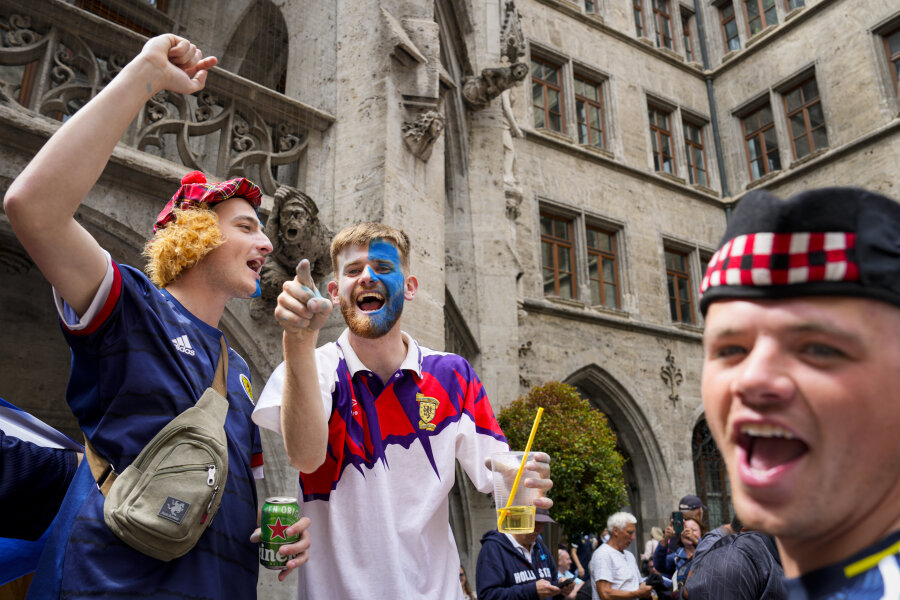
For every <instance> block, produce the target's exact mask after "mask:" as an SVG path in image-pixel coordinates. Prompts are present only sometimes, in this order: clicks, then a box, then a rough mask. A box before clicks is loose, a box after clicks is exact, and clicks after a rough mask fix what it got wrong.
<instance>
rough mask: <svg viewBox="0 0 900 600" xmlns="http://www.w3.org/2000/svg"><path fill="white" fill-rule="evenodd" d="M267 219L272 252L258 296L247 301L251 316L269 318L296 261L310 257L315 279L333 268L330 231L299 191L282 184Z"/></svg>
mask: <svg viewBox="0 0 900 600" xmlns="http://www.w3.org/2000/svg"><path fill="white" fill-rule="evenodd" d="M274 196H275V204H274V206H273V207H272V213H271V214H270V215H269V219H268V220H267V221H266V235H267V236H269V239H270V240H272V254H270V255H269V258H268V260H266V264H265V265H263V268H262V270H261V271H260V290H261V292H262V293H261V295H260V296H259V297H258V298H254V299H253V301H252V302H251V303H250V315H251V316H252V317H253V318H254V319H262V318H265V317H271V316H272V311H274V310H275V301H276V299H277V298H278V294H280V293H281V286H282V284H283V283H284V282H285V281H287V280H288V279H293V278H294V274H295V270H296V268H297V263H299V262H300V260H301V259H303V258H306V259H309V266H310V271H311V272H312V276H313V279H315V280H316V281H317V282H319V281H321V280H322V278H323V277H324V276H325V275H327V274H328V273H330V272H331V271H332V268H331V256H330V254H329V248H330V244H331V237H332V233H331V231H330V230H329V229H328V228H327V227H325V226H324V225H323V224H322V223H321V222H320V221H319V217H318V215H319V208H318V207H317V206H316V203H315V202H313V200H312V198H310V197H309V196H307V195H306V194H304V193H303V192H301V191H300V190H297V189H294V188H291V187H287V186H281V187H279V188H278V189H277V190H276V191H275V194H274Z"/></svg>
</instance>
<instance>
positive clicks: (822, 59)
mask: <svg viewBox="0 0 900 600" xmlns="http://www.w3.org/2000/svg"><path fill="white" fill-rule="evenodd" d="M165 31H174V32H176V33H179V34H182V35H185V36H186V37H189V38H190V39H191V40H192V41H194V42H196V43H197V45H198V46H199V47H201V48H203V49H204V52H205V53H206V54H214V55H216V56H218V57H219V58H220V66H219V68H217V69H216V70H215V71H214V72H213V73H211V76H210V78H209V82H208V86H207V90H206V91H205V92H204V93H202V94H198V95H197V96H196V97H192V98H189V99H181V98H174V97H159V98H155V99H154V101H153V102H151V103H148V106H147V107H146V109H145V111H144V112H143V113H142V114H141V115H140V116H139V117H138V119H137V121H136V122H135V124H134V126H133V128H132V129H131V130H129V132H128V133H127V134H126V136H125V137H124V138H123V140H122V143H121V144H120V145H119V146H118V147H117V148H116V150H115V153H114V155H113V159H112V161H111V162H110V165H109V167H108V168H107V170H106V171H105V173H104V174H103V176H102V177H101V179H100V181H99V183H98V185H97V186H96V187H95V188H94V190H92V192H91V193H90V195H89V196H88V198H87V199H86V200H85V203H84V205H83V206H82V208H81V209H80V210H79V212H78V218H79V219H80V220H81V222H82V223H83V224H84V225H85V227H86V228H87V229H88V230H89V231H90V232H91V233H92V234H93V235H95V236H96V237H97V238H98V239H99V240H100V242H101V244H103V246H104V247H105V248H107V249H108V250H109V251H110V253H111V254H112V256H113V257H114V258H115V259H116V260H118V261H122V262H126V263H130V264H141V263H142V261H141V257H140V252H141V250H142V248H143V244H144V243H145V241H146V239H147V237H148V236H149V234H150V231H151V225H152V222H153V219H154V217H155V215H156V214H157V212H158V211H159V209H160V207H161V206H162V204H163V203H164V202H165V201H166V200H167V199H168V198H169V197H170V195H171V194H172V192H173V191H174V190H175V189H176V188H177V182H178V180H179V179H180V177H181V176H182V175H183V174H184V173H185V172H186V171H187V170H189V169H194V168H202V169H203V170H205V171H206V172H207V173H209V174H210V175H211V176H213V177H217V178H225V177H228V176H233V175H236V174H244V175H246V176H249V177H251V178H253V179H254V180H256V181H258V182H259V183H260V184H261V185H262V187H263V189H264V191H265V193H266V197H265V200H264V203H263V213H264V214H265V215H268V214H269V213H270V212H273V210H277V209H278V208H279V206H281V205H280V204H277V203H278V202H280V201H279V200H277V198H278V197H279V194H278V193H276V192H278V190H279V188H281V189H282V192H283V193H281V195H282V196H285V194H286V195H287V196H290V195H291V194H293V195H294V197H299V196H302V197H303V198H307V199H309V200H311V201H312V205H313V208H312V212H316V214H315V215H314V216H315V218H316V219H317V220H318V222H319V223H321V225H322V228H321V229H316V230H315V231H316V233H314V234H310V235H314V236H318V237H319V238H321V237H325V233H324V232H327V231H336V230H337V229H340V228H341V227H342V226H344V225H346V224H349V223H351V222H355V221H360V220H367V219H370V220H381V221H385V222H387V223H390V224H393V225H397V226H400V227H402V228H404V229H405V230H406V231H407V232H408V233H409V234H410V236H411V238H412V243H413V249H414V250H413V256H412V271H413V272H414V273H415V274H416V275H417V276H418V278H419V281H420V282H421V285H420V291H419V294H418V295H417V297H416V300H415V301H414V302H413V303H411V304H410V305H409V306H408V307H407V315H406V317H405V319H404V323H405V329H406V330H407V331H409V332H410V333H411V334H412V335H413V336H414V337H416V338H417V339H418V340H419V341H420V342H421V343H423V344H425V345H427V346H430V347H433V348H438V349H447V350H451V351H454V352H458V353H460V354H462V355H464V356H466V357H467V358H468V359H469V360H470V362H472V364H473V365H474V366H475V368H476V370H477V371H478V372H479V374H480V375H481V378H482V380H483V381H484V383H485V386H486V389H487V391H488V395H489V397H490V398H491V401H492V403H493V405H494V406H495V408H496V409H499V408H500V407H502V406H504V405H505V404H507V403H509V402H510V401H512V400H513V399H515V398H516V397H518V396H519V395H521V394H523V393H524V392H526V391H527V390H528V389H529V388H530V387H531V386H532V385H535V384H538V383H541V382H545V381H549V380H561V381H566V382H569V383H571V384H573V385H575V386H577V387H578V389H579V390H580V391H581V392H582V393H583V395H584V396H585V397H586V398H588V399H589V400H590V401H591V403H592V404H593V405H594V406H596V407H597V408H598V409H599V410H601V411H602V412H604V413H605V414H607V415H608V416H609V419H610V423H611V424H612V426H613V427H614V428H615V429H616V431H617V432H618V435H619V445H620V449H621V450H622V452H623V453H624V454H625V455H626V456H627V457H628V458H629V461H628V463H627V465H628V466H627V472H626V482H627V484H628V490H629V507H630V509H631V510H632V511H633V512H634V513H635V514H636V515H638V517H639V518H640V522H641V525H642V528H646V529H649V526H650V525H656V524H664V522H665V521H666V520H667V515H668V513H669V511H671V510H672V509H673V508H674V504H675V503H676V501H677V499H678V498H679V497H680V496H682V495H684V494H686V493H693V492H699V493H701V494H702V495H703V496H704V498H705V499H706V501H707V503H708V504H709V505H710V508H711V509H712V512H713V515H712V519H713V521H714V522H713V523H712V524H713V525H716V524H718V522H717V521H721V520H723V519H725V518H727V517H728V514H729V510H730V509H729V504H728V490H727V484H726V482H725V481H724V480H723V479H722V478H721V476H722V467H721V464H720V463H718V462H717V460H716V453H715V450H714V448H712V447H711V445H710V442H709V439H708V435H707V434H706V432H705V426H704V423H703V415H702V406H701V402H700V367H701V334H702V319H701V316H700V314H699V311H698V308H697V303H696V297H697V290H698V285H699V280H700V278H701V274H702V269H703V264H704V262H705V260H707V259H708V258H709V256H711V254H712V253H713V251H714V250H715V247H716V244H717V242H718V239H719V237H720V236H721V234H722V232H723V230H724V227H725V223H726V220H727V218H728V214H729V212H730V210H731V208H732V206H733V205H734V203H735V202H737V201H739V200H740V198H741V196H742V195H744V194H745V193H746V192H747V191H749V190H753V189H760V188H765V189H768V190H771V191H773V192H774V193H776V194H779V195H782V196H787V195H789V194H791V193H794V192H796V191H798V190H801V189H804V188H807V187H815V186H824V185H863V186H866V187H870V188H872V189H875V190H878V191H881V192H883V193H886V194H888V195H892V196H893V197H895V198H896V197H898V195H900V190H898V184H900V179H898V176H897V169H896V165H897V164H898V159H900V101H898V83H897V79H898V78H897V71H898V68H900V67H898V64H900V33H898V32H900V10H898V8H897V6H896V3H895V2H891V1H889V0H805V1H804V0H630V1H629V0H577V1H576V0H516V1H515V2H514V3H513V2H508V1H507V0H478V1H472V0H428V1H423V0H356V1H354V2H334V1H333V0H302V1H295V2H284V1H277V0H228V1H223V2H216V3H206V2H189V1H187V0H168V1H165V0H155V1H151V2H147V1H144V0H96V1H88V0H70V1H63V0H33V1H25V0H0V36H2V43H0V65H2V66H0V132H2V135H0V156H2V161H0V189H2V190H4V191H5V189H6V188H7V187H8V185H9V182H10V181H11V180H12V179H13V178H14V177H15V176H16V174H17V173H18V172H19V171H21V169H22V168H23V167H24V165H25V164H26V163H27V161H28V160H29V158H30V157H31V156H32V155H33V154H34V152H35V151H36V150H37V149H38V148H39V147H40V145H41V144H42V143H43V142H44V141H45V140H46V139H47V137H48V136H49V135H50V134H51V133H52V132H53V131H54V130H55V128H56V127H57V126H58V122H59V121H60V120H61V119H64V118H66V117H67V116H68V115H70V114H72V113H73V112H74V111H75V110H77V108H78V107H79V106H80V105H81V104H83V102H84V101H85V100H86V99H88V98H89V97H90V96H91V95H93V94H94V93H96V91H97V90H98V89H100V88H101V87H102V86H103V85H104V84H105V83H106V82H107V81H108V80H109V78H110V77H111V76H112V75H114V73H115V72H116V70H117V68H120V67H121V66H122V64H124V62H123V61H127V60H128V59H129V58H130V57H131V56H133V55H134V54H135V53H136V52H137V51H138V50H139V49H140V47H141V44H142V40H143V39H144V38H143V37H142V36H146V35H152V34H156V33H162V32H165ZM517 64H519V65H524V66H519V67H517V66H516V65H517ZM284 190H286V191H284ZM304 206H307V209H306V210H307V212H309V204H308V203H307V204H305V205H304ZM310 231H312V230H310ZM326 275H327V274H326ZM0 277H2V285H0V322H2V331H3V333H2V335H0V396H2V397H4V398H6V399H8V400H10V401H12V402H14V403H16V404H19V405H20V406H22V407H24V408H26V409H28V410H30V411H31V412H33V413H35V414H36V415H38V416H40V417H41V418H43V419H45V420H46V421H48V422H50V423H51V424H53V425H55V426H57V427H59V428H61V429H63V430H64V431H66V432H68V433H70V434H71V435H76V434H77V426H76V425H75V423H74V422H73V419H72V418H71V415H70V413H69V411H68V408H67V407H66V406H65V403H64V401H63V398H64V392H65V382H66V379H67V377H68V353H67V349H66V347H65V345H64V343H63V341H62V337H61V336H60V334H59V332H58V330H57V324H56V323H55V318H54V309H53V306H52V301H51V300H50V294H49V288H48V285H47V284H46V282H45V281H44V280H43V278H42V277H41V275H40V273H39V272H37V270H36V269H35V267H34V265H33V264H32V263H31V262H30V260H29V259H28V258H27V256H26V255H25V254H24V252H23V250H22V248H21V246H19V244H18V242H17V241H16V240H15V237H14V236H13V235H12V233H11V230H10V228H9V225H8V222H7V221H6V218H5V216H4V215H2V214H0ZM261 312H262V313H264V311H261ZM222 328H223V330H224V331H225V333H226V334H227V335H228V338H229V340H230V342H231V343H232V345H234V346H235V347H236V348H237V349H238V351H239V352H240V353H241V354H242V355H243V356H244V357H245V358H246V359H247V362H248V364H249V365H250V368H251V371H252V373H253V376H254V389H255V392H256V393H258V392H259V391H260V390H261V388H262V385H263V383H264V382H265V379H266V377H267V376H268V375H269V373H270V372H271V371H272V369H273V368H274V367H275V366H276V365H277V364H278V362H279V361H280V336H279V334H278V331H279V330H278V327H277V325H276V324H275V323H274V322H272V320H271V319H268V318H266V317H265V315H264V314H263V316H260V315H259V314H257V312H256V311H251V307H250V303H246V302H233V303H232V304H230V305H229V307H228V309H227V311H226V315H225V317H224V318H223V321H222ZM340 329H341V322H340V320H339V315H337V312H336V313H335V316H334V317H333V319H332V321H330V323H329V325H328V326H327V329H326V330H325V333H324V336H323V337H325V338H326V339H335V338H336V337H337V336H338V334H339V333H340ZM264 444H265V449H266V464H267V478H266V480H265V481H264V482H263V483H261V485H260V496H267V495H275V494H285V493H292V492H294V491H295V490H296V487H295V486H296V474H295V473H292V472H291V468H290V467H289V466H288V465H287V464H286V461H285V459H284V457H283V450H282V449H281V444H280V441H279V440H277V439H273V438H272V437H270V436H267V435H266V436H265V439H264ZM449 518H450V520H451V524H452V526H453V529H454V532H455V535H456V538H457V542H458V545H459V549H460V554H461V557H462V559H463V563H464V565H466V566H467V569H468V571H469V573H474V561H475V557H476V556H477V552H478V548H479V543H478V540H479V538H480V536H481V534H482V533H483V532H484V531H485V530H486V529H488V528H490V527H491V521H492V514H491V506H490V499H489V497H486V496H484V495H482V494H479V493H478V492H476V491H475V490H474V489H472V488H471V486H470V485H468V484H467V483H465V482H461V483H460V484H458V485H457V487H456V488H455V491H454V494H453V497H452V498H451V514H450V515H449ZM265 575H268V574H265ZM260 589H261V594H262V593H265V597H281V596H282V595H283V597H285V598H287V597H290V594H288V593H286V592H285V590H284V586H277V583H276V582H273V581H272V580H271V578H269V577H266V576H264V577H262V578H261V582H260Z"/></svg>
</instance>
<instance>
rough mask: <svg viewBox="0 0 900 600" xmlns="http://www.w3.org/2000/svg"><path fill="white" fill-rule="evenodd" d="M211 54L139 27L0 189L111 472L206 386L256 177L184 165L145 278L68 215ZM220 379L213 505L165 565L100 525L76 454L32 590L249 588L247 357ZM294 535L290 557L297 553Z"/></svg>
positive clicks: (243, 253)
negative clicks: (219, 477)
mask: <svg viewBox="0 0 900 600" xmlns="http://www.w3.org/2000/svg"><path fill="white" fill-rule="evenodd" d="M215 64H216V59H215V58H212V57H208V58H204V57H203V54H202V53H201V52H200V51H199V50H198V49H197V48H196V47H195V46H194V45H192V44H191V43H190V42H189V41H188V40H185V39H183V38H179V37H177V36H175V35H171V34H167V35H162V36H159V37H156V38H153V39H151V40H150V41H148V42H147V43H146V45H145V46H144V48H143V50H142V51H141V53H140V54H139V55H138V56H137V57H136V58H135V59H134V60H132V61H131V62H130V63H129V64H128V65H127V66H126V67H125V68H124V69H122V71H121V72H120V73H119V75H117V76H116V77H115V79H113V81H111V82H110V83H109V85H107V86H106V87H105V88H104V89H103V90H102V91H101V92H100V93H99V94H98V95H97V96H96V97H95V98H93V99H92V100H91V101H90V102H89V103H88V104H87V105H85V106H84V107H83V108H82V109H81V110H79V111H78V113H77V114H75V115H74V116H73V117H72V118H71V119H69V120H68V121H67V122H66V123H65V124H63V125H62V126H61V127H60V129H59V130H58V131H57V132H56V133H55V134H54V135H53V137H52V138H51V139H50V140H49V141H48V142H47V144H46V145H45V146H44V147H43V148H42V149H41V151H40V152H39V153H38V154H37V155H36V156H35V158H34V159H33V160H32V161H31V163H30V164H29V165H28V166H27V167H26V168H25V170H24V171H23V172H22V173H21V175H19V177H18V178H17V179H16V180H15V181H14V182H13V184H12V185H11V186H10V188H9V191H8V192H7V195H6V198H5V200H4V207H5V209H6V214H7V215H8V217H9V220H10V223H11V224H12V226H13V229H14V230H15V232H16V235H17V236H18V238H19V240H20V241H21V243H22V245H23V246H24V247H25V249H26V250H27V251H28V253H29V255H30V256H31V258H32V259H33V260H34V262H35V264H37V266H38V267H39V268H40V270H41V272H42V273H43V274H44V276H45V277H46V278H47V279H48V280H49V281H50V283H51V284H52V285H53V292H54V296H55V299H56V304H57V307H58V309H59V315H60V321H61V324H62V329H63V333H64V335H65V337H66V341H67V342H68V344H69V346H70V347H71V349H72V376H71V379H70V381H69V386H68V390H67V401H68V403H69V406H70V407H71V409H72V411H73V413H74V414H75V416H76V417H77V418H78V422H79V425H80V426H81V428H82V430H83V431H84V433H85V437H86V438H87V439H88V440H89V441H90V443H91V445H92V446H93V448H94V449H95V451H96V452H97V454H99V455H100V456H102V457H104V458H105V459H106V460H107V461H109V463H110V465H111V467H112V469H113V470H114V471H115V472H117V473H121V472H122V470H124V469H125V468H126V467H127V466H128V465H129V464H131V463H132V461H133V460H134V459H135V457H136V456H137V455H138V454H139V453H140V451H141V449H142V448H143V447H144V446H145V445H146V444H147V443H148V442H149V441H150V440H151V439H152V438H153V436H154V435H155V434H156V433H157V432H158V431H160V430H161V429H162V428H163V427H164V426H165V425H166V424H167V423H168V422H170V421H171V420H172V419H173V418H174V417H175V416H177V415H178V414H180V413H182V412H183V411H184V410H186V409H187V408H189V407H191V406H193V405H194V403H195V402H196V401H197V399H198V398H199V397H200V395H201V394H202V393H203V391H204V390H205V389H206V388H207V387H208V386H210V384H211V382H212V380H213V375H214V372H215V369H216V365H217V363H218V361H219V353H220V347H221V344H222V340H224V335H223V333H222V332H221V331H219V329H217V327H218V324H219V320H220V319H221V317H222V314H223V312H224V310H225V303H226V302H227V301H228V300H230V299H232V298H248V297H251V296H253V295H254V294H255V293H257V290H258V287H259V283H258V282H259V270H260V268H261V267H262V265H263V263H264V262H265V258H266V255H267V254H269V253H270V252H271V251H272V245H271V243H270V242H269V240H268V238H266V236H265V235H264V233H263V231H262V225H261V224H260V221H259V218H258V216H257V214H256V209H257V208H258V206H259V203H260V198H261V193H260V190H259V188H258V187H257V186H256V185H254V184H253V183H252V182H250V181H248V180H247V179H243V178H239V179H233V180H231V181H226V182H223V183H207V181H206V178H205V177H204V176H203V174H202V173H198V172H194V173H190V174H188V176H186V177H185V178H184V179H183V180H182V185H181V187H180V188H179V190H178V192H177V193H176V194H175V196H174V197H173V198H172V199H171V201H170V202H169V203H168V204H167V205H166V207H165V208H164V209H163V211H162V212H161V213H160V214H159V217H158V218H157V221H156V225H155V227H154V230H155V232H156V233H155V236H154V238H153V239H152V240H151V242H150V243H149V244H148V246H147V248H146V252H145V254H146V255H147V256H148V257H149V259H150V260H149V264H148V267H147V271H148V273H149V275H150V277H149V278H148V277H147V276H145V275H144V274H143V273H141V272H140V271H139V270H137V269H134V268H132V267H129V266H127V265H120V264H118V263H116V262H115V261H114V260H112V259H111V257H110V255H109V254H108V253H107V252H105V251H104V250H103V249H102V248H101V247H100V245H99V244H98V243H97V241H96V240H95V239H94V238H93V237H92V236H91V235H90V234H89V233H88V232H87V231H86V230H85V229H84V228H83V227H82V226H81V225H79V224H78V223H77V222H76V221H75V219H74V218H73V215H74V213H75V211H76V209H77V208H78V206H79V204H80V203H81V201H82V199H83V198H84V197H85V196H86V195H87V193H88V192H89V191H90V189H91V187H92V186H93V185H94V183H95V182H96V181H97V179H98V178H99V177H100V174H101V173H102V171H103V169H104V167H105V165H106V163H107V161H108V160H109V157H110V155H111V154H112V151H113V149H114V147H115V145H116V142H117V141H118V140H119V138H120V137H121V136H122V134H123V133H124V132H125V130H126V129H127V127H128V126H129V124H130V123H131V122H132V121H133V119H134V118H135V116H136V115H137V113H138V111H139V110H140V108H141V107H142V106H143V105H144V103H145V102H147V100H149V99H150V97H151V96H153V95H154V94H155V93H157V92H159V91H161V90H169V91H172V92H178V93H193V92H196V91H199V90H200V89H202V88H203V86H204V83H205V80H206V74H207V70H208V69H210V68H212V67H213V66H214V65H215ZM226 345H227V342H226ZM227 388H228V392H227V400H228V404H229V410H228V414H227V418H226V421H225V432H226V435H227V438H228V464H229V473H228V477H227V479H226V484H225V488H224V490H223V492H222V503H221V506H220V508H219V511H218V513H217V514H216V518H215V519H214V521H213V522H212V524H211V525H210V526H209V529H208V530H207V531H205V533H204V534H203V535H202V536H201V537H200V540H199V541H198V542H197V545H196V546H195V547H194V548H193V549H192V550H191V551H190V552H188V553H187V554H185V555H183V556H181V557H179V558H176V559H173V560H171V561H169V562H163V561H160V560H157V559H155V558H151V557H149V556H146V555H144V554H141V553H140V552H139V551H137V550H135V549H133V548H131V547H130V546H127V545H126V544H125V543H123V542H122V541H121V540H119V539H118V538H117V537H116V536H115V535H114V534H113V533H112V532H111V531H110V530H109V528H108V527H107V526H106V524H105V523H104V518H103V507H104V497H103V495H102V493H101V492H100V490H99V489H98V485H97V484H96V482H95V480H94V477H93V476H92V474H91V470H90V468H89V464H88V461H84V462H82V464H81V466H80V468H79V470H78V472H77V473H76V475H75V478H74V480H73V482H72V484H71V487H70V489H69V493H68V495H67V497H66V500H65V501H64V503H63V507H62V508H61V510H60V515H59V518H58V519H57V521H56V524H55V526H54V529H53V533H52V534H51V535H52V537H51V540H50V541H49V542H48V544H47V549H46V550H45V552H44V555H43V556H42V557H41V562H40V564H39V567H38V572H37V574H36V577H35V578H34V583H33V585H32V589H31V591H30V594H31V596H30V597H35V598H58V597H62V596H64V597H67V598H69V597H71V598H87V597H91V598H94V597H119V598H126V597H128V598H133V597H138V596H139V597H141V598H161V597H164V598H171V597H174V596H178V597H192V598H199V597H203V598H222V599H224V598H253V597H255V596H256V583H257V579H258V569H259V563H258V560H257V549H256V545H255V544H254V543H252V542H251V533H252V532H253V530H254V528H255V527H256V523H257V499H256V489H255V485H254V478H255V477H261V476H262V464H261V458H262V456H261V452H260V448H261V447H260V440H259V431H258V429H257V428H256V426H255V425H254V424H253V422H252V421H251V418H250V417H251V412H252V410H253V402H252V400H253V399H252V397H251V392H250V390H251V387H250V381H249V369H248V367H247V365H246V363H245V362H244V361H243V359H241V357H240V356H239V355H238V354H237V353H236V352H234V350H231V349H229V351H228V372H227ZM307 524H308V520H305V521H303V522H301V524H300V525H297V526H295V527H294V529H295V530H297V531H300V530H303V529H305V527H306V526H307ZM288 533H289V534H292V533H294V531H289V532H288ZM305 540H306V536H304V540H303V541H302V542H301V544H300V546H301V550H302V551H301V553H300V555H299V556H298V557H297V558H295V559H294V560H293V561H292V562H291V563H290V566H292V567H296V566H297V565H299V564H302V563H303V562H305V560H306V555H305V546H304V544H306V545H308V542H306V541H305Z"/></svg>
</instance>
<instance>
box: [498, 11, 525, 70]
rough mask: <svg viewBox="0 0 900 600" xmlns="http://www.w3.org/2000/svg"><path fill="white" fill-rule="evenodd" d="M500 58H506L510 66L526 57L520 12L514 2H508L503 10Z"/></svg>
mask: <svg viewBox="0 0 900 600" xmlns="http://www.w3.org/2000/svg"><path fill="white" fill-rule="evenodd" d="M500 56H503V57H505V58H506V60H507V63H508V64H510V65H514V64H516V63H517V62H519V58H521V57H523V56H525V34H524V33H523V32H522V24H521V22H520V21H519V11H518V10H517V9H516V3H515V2H513V1H512V0H508V1H507V3H506V4H505V5H504V8H503V27H502V29H501V32H500Z"/></svg>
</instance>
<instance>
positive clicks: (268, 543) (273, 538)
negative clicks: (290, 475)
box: [259, 497, 300, 571]
mask: <svg viewBox="0 0 900 600" xmlns="http://www.w3.org/2000/svg"><path fill="white" fill-rule="evenodd" d="M299 520H300V506H299V505H298V504H297V499H296V498H282V497H276V498H266V501H265V503H264V504H263V507H262V517H261V519H260V538H259V564H261V565H262V566H264V567H265V568H267V569H274V570H277V571H283V570H284V569H286V568H287V561H289V560H290V559H292V558H294V556H296V554H295V555H293V556H283V555H281V554H279V553H278V549H279V548H281V547H282V546H284V545H285V544H293V543H294V542H297V541H299V540H300V536H299V535H295V536H288V535H287V533H285V530H286V529H287V528H288V527H289V526H291V525H293V524H294V523H296V522H297V521H299Z"/></svg>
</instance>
